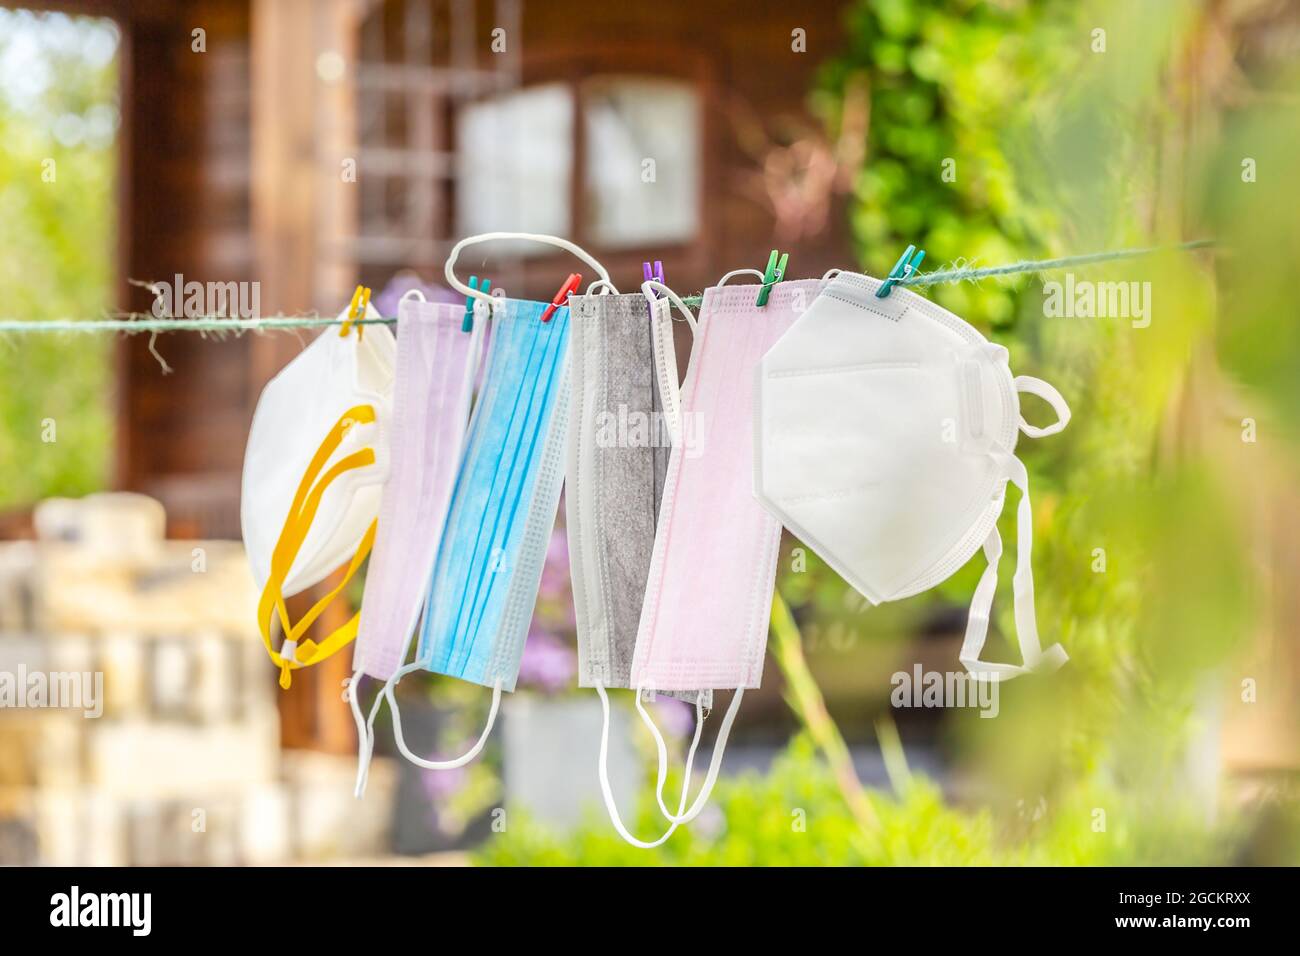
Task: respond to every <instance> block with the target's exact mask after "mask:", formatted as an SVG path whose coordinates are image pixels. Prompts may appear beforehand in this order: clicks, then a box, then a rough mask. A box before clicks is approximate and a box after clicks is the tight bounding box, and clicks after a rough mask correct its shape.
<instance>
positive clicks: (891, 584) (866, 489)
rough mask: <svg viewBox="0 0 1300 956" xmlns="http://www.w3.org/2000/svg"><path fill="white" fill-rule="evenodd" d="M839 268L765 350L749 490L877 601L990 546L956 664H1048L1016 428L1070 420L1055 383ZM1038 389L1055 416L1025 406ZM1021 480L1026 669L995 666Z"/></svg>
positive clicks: (915, 299)
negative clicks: (1007, 506)
mask: <svg viewBox="0 0 1300 956" xmlns="http://www.w3.org/2000/svg"><path fill="white" fill-rule="evenodd" d="M880 284H881V283H880V281H879V280H877V279H872V278H868V277H867V276H863V275H855V274H852V273H840V275H839V276H838V277H836V278H835V279H834V280H832V281H831V282H830V283H829V284H828V285H827V286H826V287H825V289H823V290H822V292H821V294H820V295H819V296H818V297H817V298H816V299H815V300H814V301H813V302H812V304H811V305H810V306H809V307H808V310H807V311H806V312H804V314H803V315H802V316H800V317H799V319H798V320H797V321H796V322H795V323H794V325H793V326H791V327H790V330H789V331H788V332H786V333H785V335H784V336H782V337H781V339H780V340H779V341H778V342H777V343H776V344H775V345H774V346H772V348H771V349H770V350H769V351H768V352H767V354H766V355H765V356H764V357H763V361H762V362H761V364H760V366H759V369H758V372H757V382H756V385H757V399H758V406H757V413H756V415H755V423H756V431H755V455H754V466H755V471H754V490H755V493H756V494H757V495H758V497H759V499H760V500H761V501H762V502H763V504H764V505H765V506H766V507H767V509H768V510H769V511H770V512H772V514H774V515H776V516H777V517H778V518H780V520H781V522H782V523H783V524H784V525H785V526H786V527H787V528H789V529H790V531H791V532H793V533H794V534H795V535H796V536H798V537H799V538H800V539H801V540H802V541H803V542H804V543H805V544H807V545H809V546H810V547H811V548H813V550H815V551H816V552H817V553H818V554H819V555H821V556H822V558H823V559H825V561H826V563H827V564H829V565H830V566H831V567H832V568H834V569H835V570H836V571H838V572H839V573H840V575H841V576H843V578H844V579H845V580H846V581H848V582H849V583H850V584H852V585H853V586H854V587H855V588H857V590H858V591H860V592H861V593H862V594H863V595H864V596H865V597H867V598H868V599H869V600H870V601H871V602H872V603H873V604H879V603H881V602H883V601H894V600H897V599H899V598H904V597H908V596H909V595H913V594H919V593H920V592H922V591H925V590H927V589H929V588H932V587H934V586H935V585H937V584H939V583H940V582H942V581H944V580H945V579H947V578H948V577H950V576H951V575H952V574H953V573H954V572H956V571H957V570H958V569H959V568H961V567H962V565H964V564H965V563H966V562H967V561H968V560H970V558H971V556H972V555H974V554H975V552H976V551H977V550H979V549H980V548H981V547H983V549H984V554H985V556H986V558H987V561H988V565H987V567H986V568H985V570H984V574H983V576H982V577H981V578H980V582H979V584H978V585H977V586H976V589H975V595H974V598H973V600H972V602H971V610H970V617H969V619H968V621H967V627H966V640H965V643H964V644H963V645H962V649H961V662H962V664H963V665H965V667H966V668H967V670H969V671H970V672H971V673H972V675H973V676H975V677H976V678H978V679H983V680H1007V679H1009V678H1012V677H1017V676H1019V675H1021V674H1024V673H1026V672H1029V671H1035V670H1037V671H1048V670H1053V669H1055V668H1057V667H1060V666H1061V664H1063V663H1064V662H1065V660H1066V654H1065V651H1064V650H1063V649H1062V648H1061V646H1060V645H1059V644H1053V645H1052V646H1051V647H1049V648H1047V649H1046V650H1043V649H1042V648H1041V647H1040V645H1039V641H1038V624H1037V620H1036V618H1035V613H1034V577H1033V571H1032V563H1031V555H1030V548H1031V545H1032V543H1033V518H1032V514H1033V513H1032V511H1031V509H1030V506H1029V476H1028V474H1027V472H1026V471H1025V466H1024V465H1023V464H1022V463H1021V462H1020V459H1018V458H1017V457H1016V455H1015V450H1016V439H1017V437H1018V436H1019V434H1020V433H1021V432H1023V433H1024V434H1025V435H1027V436H1029V437H1032V438H1040V437H1042V436H1044V435H1051V434H1055V433H1056V432H1059V431H1060V430H1061V429H1063V428H1064V427H1065V425H1066V423H1067V422H1068V421H1069V420H1070V410H1069V408H1067V407H1066V404H1065V400H1064V399H1063V398H1061V395H1060V393H1059V392H1057V390H1056V389H1054V388H1053V387H1052V386H1051V385H1048V384H1047V383H1046V382H1043V381H1040V380H1039V379H1036V378H1029V377H1028V376H1019V377H1012V374H1011V370H1010V368H1009V367H1008V355H1007V350H1006V349H1005V348H1003V347H1002V346H1000V345H995V344H993V343H991V342H989V341H988V340H987V339H985V338H984V336H983V335H981V334H980V333H979V332H978V331H977V330H976V329H975V328H973V327H972V326H971V325H969V324H967V323H966V322H964V321H962V320H961V319H960V318H958V317H957V316H956V315H953V314H952V313H951V312H949V311H948V310H946V309H944V308H941V307H940V306H938V305H935V304H934V303H933V302H931V301H929V300H928V299H924V298H922V297H921V296H918V295H916V294H914V293H912V292H908V291H907V290H906V289H901V288H897V287H896V288H894V289H893V290H892V292H891V293H890V294H888V295H887V296H886V297H885V298H878V297H877V296H876V294H875V293H876V290H877V289H878V288H879V287H880ZM1021 394H1032V395H1037V396H1038V397H1040V398H1042V399H1043V400H1044V401H1046V402H1047V403H1048V404H1049V405H1051V406H1052V408H1053V410H1054V411H1055V412H1056V415H1057V421H1056V422H1054V423H1053V424H1051V425H1049V426H1046V427H1044V428H1036V427H1034V426H1033V425H1030V424H1028V423H1027V422H1026V421H1025V419H1024V418H1023V417H1021V414H1020V395H1021ZM1008 482H1010V483H1011V484H1013V485H1015V486H1016V489H1017V490H1018V492H1019V496H1020V501H1019V504H1018V509H1017V515H1016V528H1017V533H1016V572H1015V577H1014V579H1013V583H1014V594H1015V621H1016V632H1017V638H1018V640H1019V644H1020V653H1021V659H1022V663H1021V664H1004V663H995V662H990V661H985V660H983V659H982V658H981V656H980V652H981V651H982V650H983V647H984V639H985V637H986V635H987V633H988V626H989V610H990V607H991V605H992V602H993V593H994V591H995V590H996V588H997V571H998V562H999V559H1000V558H1001V556H1002V539H1001V537H1000V536H999V535H998V528H997V521H998V516H999V515H1000V514H1001V513H1002V506H1003V502H1004V500H1005V497H1006V488H1007V483H1008Z"/></svg>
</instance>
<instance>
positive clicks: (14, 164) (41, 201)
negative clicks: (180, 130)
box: [0, 9, 118, 508]
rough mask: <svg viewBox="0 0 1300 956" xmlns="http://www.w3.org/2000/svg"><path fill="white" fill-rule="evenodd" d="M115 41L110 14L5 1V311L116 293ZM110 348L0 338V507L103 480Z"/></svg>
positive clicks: (78, 490)
mask: <svg viewBox="0 0 1300 956" xmlns="http://www.w3.org/2000/svg"><path fill="white" fill-rule="evenodd" d="M117 43H118V38H117V32H116V29H115V28H114V27H113V26H112V25H111V24H109V23H108V22H107V21H104V20H91V19H87V18H69V17H67V16H64V15H61V14H50V15H43V16H36V15H33V14H29V13H25V12H12V11H8V10H3V9H0V249H3V250H4V255H3V256H0V316H2V317H4V318H18V319H55V318H86V317H94V316H97V315H99V314H100V313H102V312H103V310H104V309H105V307H106V306H108V305H109V304H110V303H111V301H112V297H113V290H112V274H113V264H112V263H113V260H112V255H113V253H112V250H113V246H114V242H113V239H114V218H113V209H114V206H115V179H116V169H115V165H116V164H115V153H114V142H115V133H116V127H117V116H118V106H117V97H118V90H117V55H116V50H117ZM112 356H113V342H112V340H111V339H109V338H106V337H102V336H80V335H77V336H52V335H27V336H22V337H18V336H9V337H3V338H0V380H3V382H4V388H3V389H0V465H3V473H2V474H3V480H2V481H0V508H3V507H5V506H12V505H19V504H30V503H32V502H34V501H36V500H37V499H39V498H42V497H45V496H48V495H56V494H69V495H79V494H84V493H86V492H88V491H92V490H94V489H96V488H98V487H101V486H102V485H103V484H104V482H105V479H106V476H107V471H108V460H109V450H110V447H111V440H112V415H111V407H110V403H111V401H112V398H111V392H110V388H109V385H110V376H111V371H112ZM51 437H52V438H53V439H54V440H53V441H50V440H49V439H50V438H51Z"/></svg>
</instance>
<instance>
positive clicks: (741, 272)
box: [718, 269, 767, 286]
mask: <svg viewBox="0 0 1300 956" xmlns="http://www.w3.org/2000/svg"><path fill="white" fill-rule="evenodd" d="M736 276H757V277H758V281H759V282H762V281H763V280H764V279H766V278H767V276H765V275H763V273H761V272H759V271H758V270H757V269H732V270H731V271H730V272H728V273H727V274H726V275H724V276H723V277H722V278H721V279H719V280H718V285H720V286H724V285H726V284H727V283H728V282H730V281H731V280H732V279H734V278H735V277H736Z"/></svg>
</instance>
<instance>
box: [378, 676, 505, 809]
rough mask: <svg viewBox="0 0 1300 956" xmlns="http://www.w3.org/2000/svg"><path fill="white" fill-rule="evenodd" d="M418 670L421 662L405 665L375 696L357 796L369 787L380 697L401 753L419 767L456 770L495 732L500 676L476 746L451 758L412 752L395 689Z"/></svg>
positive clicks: (494, 687) (478, 751) (476, 752)
mask: <svg viewBox="0 0 1300 956" xmlns="http://www.w3.org/2000/svg"><path fill="white" fill-rule="evenodd" d="M418 669H419V665H418V664H408V665H406V667H404V668H402V669H401V670H399V671H398V672H397V673H396V674H394V675H393V679H392V680H390V681H389V682H388V683H387V684H385V685H384V689H383V691H382V693H381V694H380V696H379V697H378V698H376V699H375V705H374V707H372V708H371V710H370V720H369V724H368V733H367V737H366V739H367V740H368V741H369V742H370V743H369V744H368V745H367V747H366V752H365V760H364V763H365V768H364V770H363V768H362V767H358V769H357V788H356V795H357V796H361V794H362V793H363V792H365V788H366V778H367V776H368V772H369V763H370V753H369V750H370V749H371V748H373V745H374V720H375V715H376V714H377V713H378V711H379V701H380V700H387V701H388V709H389V710H390V711H391V712H392V714H393V740H394V741H396V743H397V749H398V750H399V751H400V752H401V754H402V756H403V757H405V758H406V759H407V760H409V761H410V762H411V763H413V764H415V765H416V766H417V767H423V768H424V769H425V770H454V769H456V768H457V767H463V766H465V764H467V763H469V762H470V761H471V760H473V759H474V758H475V757H477V756H478V755H479V754H480V753H481V752H482V750H483V747H484V746H485V745H486V744H487V740H488V736H489V735H490V734H491V733H492V727H493V725H494V724H495V723H496V720H497V712H498V711H499V710H500V709H501V680H500V678H498V679H497V682H496V683H495V684H493V685H492V709H491V710H490V711H489V712H488V719H487V724H486V725H485V726H484V727H483V733H482V734H480V735H479V738H478V740H477V741H475V742H474V746H472V747H470V749H469V750H467V751H465V753H463V754H461V755H460V756H459V757H454V758H452V759H451V760H425V759H424V758H423V757H419V756H417V755H415V754H414V753H412V752H411V749H410V748H409V747H407V746H406V738H404V737H403V736H402V715H401V712H400V711H399V710H398V708H397V700H396V698H394V697H393V688H395V687H396V686H397V683H398V681H400V680H401V679H402V677H403V676H404V675H405V674H408V673H410V672H411V671H413V670H418Z"/></svg>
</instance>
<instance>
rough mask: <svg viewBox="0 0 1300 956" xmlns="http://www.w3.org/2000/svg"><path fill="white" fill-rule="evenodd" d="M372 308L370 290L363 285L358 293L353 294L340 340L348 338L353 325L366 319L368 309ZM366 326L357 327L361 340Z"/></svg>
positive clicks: (359, 287)
mask: <svg viewBox="0 0 1300 956" xmlns="http://www.w3.org/2000/svg"><path fill="white" fill-rule="evenodd" d="M368 308H370V290H369V289H367V288H366V287H365V286H363V285H359V286H357V288H356V291H355V292H353V293H352V301H351V302H350V303H348V313H347V318H345V319H344V320H343V326H342V327H341V328H340V329H339V338H341V339H345V338H347V337H348V332H350V331H352V326H353V324H355V323H356V321H357V320H358V319H364V318H365V317H366V309H368ZM363 330H364V326H361V325H358V326H357V338H361V334H362V332H363Z"/></svg>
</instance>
